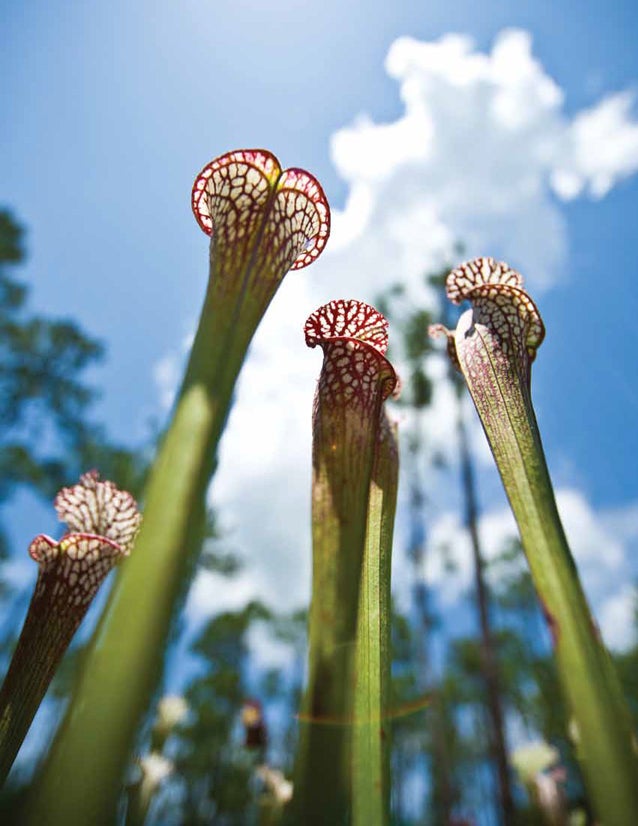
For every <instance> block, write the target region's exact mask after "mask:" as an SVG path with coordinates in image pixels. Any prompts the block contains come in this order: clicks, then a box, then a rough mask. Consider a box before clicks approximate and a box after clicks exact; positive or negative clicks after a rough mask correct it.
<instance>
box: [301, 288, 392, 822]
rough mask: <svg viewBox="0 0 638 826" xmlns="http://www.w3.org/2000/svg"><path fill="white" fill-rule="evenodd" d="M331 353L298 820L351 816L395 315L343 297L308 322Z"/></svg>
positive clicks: (325, 370) (321, 425)
mask: <svg viewBox="0 0 638 826" xmlns="http://www.w3.org/2000/svg"><path fill="white" fill-rule="evenodd" d="M306 342H307V343H308V345H309V346H311V347H314V346H317V345H320V346H321V347H322V348H323V351H324V362H323V367H322V371H321V375H320V379H319V384H318V387H317V394H316V397H315V409H314V416H313V487H312V540H313V578H312V600H311V605H310V615H309V630H308V633H309V654H308V686H307V690H306V693H305V697H304V701H303V706H302V713H301V715H300V721H301V729H300V743H299V748H298V752H297V759H296V766H295V783H294V798H293V804H292V806H293V808H292V811H293V813H294V817H295V822H300V823H306V824H320V823H332V824H335V826H337V824H342V823H345V822H349V819H350V817H351V815H352V724H353V715H354V681H355V663H356V657H357V645H356V638H357V615H358V609H359V594H360V582H361V572H362V564H363V560H364V553H365V547H366V536H367V534H368V533H369V531H368V508H369V499H370V486H371V480H372V475H373V468H374V461H375V452H376V445H377V440H378V434H379V427H380V422H381V415H382V404H383V401H384V399H385V398H387V396H388V395H389V394H390V393H391V392H392V390H393V389H394V387H395V385H396V376H395V374H394V370H393V369H392V367H391V365H390V364H389V362H388V361H387V360H386V359H385V356H384V353H385V350H386V349H387V322H386V321H385V319H384V318H383V316H381V315H380V314H379V313H377V312H376V310H374V308H372V307H369V305H367V304H363V303H362V302H358V301H333V302H330V304H327V305H325V306H324V307H322V308H320V309H319V310H318V311H317V312H316V313H313V315H312V316H310V318H309V319H308V321H307V323H306Z"/></svg>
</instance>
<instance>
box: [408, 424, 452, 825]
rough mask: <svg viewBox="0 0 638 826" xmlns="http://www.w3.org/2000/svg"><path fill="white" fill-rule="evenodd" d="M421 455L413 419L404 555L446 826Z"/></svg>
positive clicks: (448, 784) (448, 806)
mask: <svg viewBox="0 0 638 826" xmlns="http://www.w3.org/2000/svg"><path fill="white" fill-rule="evenodd" d="M420 453H421V439H420V421H419V417H417V421H416V424H415V435H414V438H413V441H412V443H411V445H410V449H409V454H410V459H411V461H412V466H411V468H410V471H409V473H410V509H409V513H410V516H409V521H410V540H409V541H410V547H409V549H408V554H409V557H410V559H411V560H412V564H413V571H414V578H413V586H412V599H413V603H414V608H415V611H416V615H417V621H418V626H419V632H420V633H419V634H418V644H417V652H416V655H417V662H418V666H419V671H418V673H419V677H420V682H421V685H420V686H419V687H420V689H421V690H425V691H427V690H428V689H429V692H430V698H431V706H430V707H431V709H432V716H433V725H432V734H433V745H434V755H435V759H436V762H437V777H438V784H439V789H438V792H439V806H438V812H437V814H438V816H439V817H438V823H439V824H440V826H448V824H450V823H452V809H453V806H454V798H455V795H454V788H453V784H452V780H451V776H452V772H451V768H450V754H449V749H448V747H447V740H446V736H445V724H444V709H443V698H442V697H441V692H440V690H439V686H438V684H437V679H436V677H435V676H434V675H432V674H431V668H430V653H429V640H430V632H431V621H430V611H429V605H428V602H429V595H428V589H427V586H426V584H425V582H424V581H423V579H422V573H423V562H424V558H425V536H426V533H425V524H424V519H423V508H424V505H425V495H424V493H423V486H422V484H421V480H420V475H419V470H418V464H417V463H418V458H419V455H420Z"/></svg>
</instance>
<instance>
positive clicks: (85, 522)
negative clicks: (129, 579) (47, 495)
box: [54, 470, 142, 554]
mask: <svg viewBox="0 0 638 826" xmlns="http://www.w3.org/2000/svg"><path fill="white" fill-rule="evenodd" d="M54 506H55V509H56V511H57V514H58V519H59V520H60V521H61V522H66V524H67V525H68V527H69V530H70V531H73V532H78V533H87V534H95V535H97V536H102V537H105V538H106V539H109V540H112V541H113V542H116V543H117V544H118V545H120V546H121V548H122V549H123V552H124V553H125V554H128V552H129V551H130V549H131V546H132V544H133V541H134V540H135V536H136V534H137V531H138V530H139V526H140V521H141V519H142V516H141V514H140V513H139V511H138V510H137V503H136V501H135V499H133V497H132V496H131V494H130V493H128V492H127V491H122V490H119V488H117V487H116V485H114V484H113V482H109V481H104V482H103V481H100V475H99V473H98V472H97V471H96V470H90V471H89V472H88V473H85V474H83V475H82V476H81V477H80V481H79V483H78V484H77V485H73V486H72V487H70V488H62V490H61V491H60V492H59V493H58V495H57V496H56V498H55V503H54Z"/></svg>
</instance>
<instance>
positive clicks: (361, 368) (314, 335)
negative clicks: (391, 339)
mask: <svg viewBox="0 0 638 826" xmlns="http://www.w3.org/2000/svg"><path fill="white" fill-rule="evenodd" d="M304 332H305V336H306V344H307V345H308V346H309V347H316V346H317V345H319V346H320V347H322V348H323V352H324V361H323V367H322V370H321V376H320V379H319V388H318V392H319V396H320V397H321V398H322V401H325V402H326V403H329V404H338V405H344V404H349V403H352V404H358V405H360V406H361V407H363V408H369V407H371V406H373V405H374V404H375V403H376V399H377V394H378V393H379V392H380V393H381V400H384V399H387V398H388V396H389V395H391V393H392V392H393V391H394V390H395V388H396V386H397V383H398V379H397V375H396V373H395V372H394V368H393V367H392V365H391V364H390V362H389V361H388V360H387V359H386V358H385V352H386V350H387V347H388V322H387V321H386V319H385V318H384V316H382V315H381V313H379V312H378V311H377V310H375V309H374V307H371V306H370V305H369V304H364V303H363V302H362V301H355V300H350V301H345V300H339V301H331V302H330V303H329V304H325V305H324V306H323V307H320V308H319V309H318V310H316V311H315V312H314V313H312V315H311V316H310V317H309V318H308V320H307V321H306V325H305V328H304Z"/></svg>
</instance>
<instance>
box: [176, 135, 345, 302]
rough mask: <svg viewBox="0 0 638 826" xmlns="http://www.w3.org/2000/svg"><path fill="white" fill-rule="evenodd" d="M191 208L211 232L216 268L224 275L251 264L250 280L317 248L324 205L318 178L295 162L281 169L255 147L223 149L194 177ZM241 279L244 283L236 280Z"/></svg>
mask: <svg viewBox="0 0 638 826" xmlns="http://www.w3.org/2000/svg"><path fill="white" fill-rule="evenodd" d="M192 208H193V212H194V214H195V218H196V220H197V223H198V224H199V226H200V227H201V228H202V230H203V231H204V232H205V233H207V234H208V235H212V241H211V255H212V256H214V261H215V267H216V271H217V274H218V275H219V276H220V277H222V278H230V277H232V274H237V273H243V272H245V271H246V269H247V268H250V267H253V266H254V268H255V273H254V275H253V276H252V277H251V280H253V281H257V280H258V279H259V278H265V279H267V280H269V281H273V280H274V281H279V280H281V278H282V277H283V276H284V275H285V273H286V272H287V271H288V270H289V269H294V270H297V269H301V268H302V267H305V266H307V265H308V264H310V263H311V262H312V261H314V260H315V259H316V258H317V257H318V256H319V255H320V254H321V252H322V250H323V248H324V247H325V245H326V242H327V240H328V237H329V234H330V209H329V206H328V202H327V200H326V197H325V195H324V193H323V190H322V188H321V186H320V184H319V183H318V181H317V180H316V179H315V178H314V177H313V176H312V175H310V174H309V173H308V172H305V171H304V170H303V169H287V170H285V171H282V169H281V165H280V164H279V161H278V160H277V158H276V157H275V156H274V155H272V154H271V153H270V152H267V151H265V150H263V149H243V150H237V151H235V152H229V153H227V154H226V155H222V156H221V157H220V158H217V159H216V160H214V161H212V162H211V163H209V164H207V165H206V166H205V167H204V168H203V169H202V171H201V172H200V173H199V175H198V176H197V178H196V179H195V184H194V185H193V192H192ZM242 286H245V285H242Z"/></svg>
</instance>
